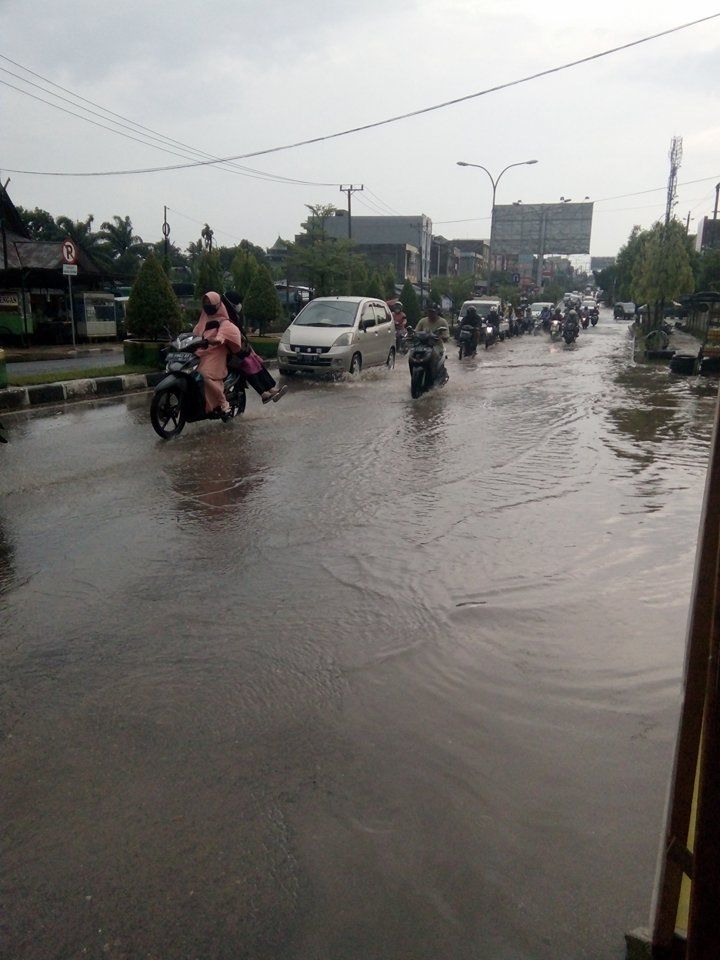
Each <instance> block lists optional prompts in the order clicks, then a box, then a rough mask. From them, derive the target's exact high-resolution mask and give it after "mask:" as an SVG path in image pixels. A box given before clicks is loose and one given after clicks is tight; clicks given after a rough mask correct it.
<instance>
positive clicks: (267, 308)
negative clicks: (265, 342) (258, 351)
mask: <svg viewBox="0 0 720 960" xmlns="http://www.w3.org/2000/svg"><path fill="white" fill-rule="evenodd" d="M281 309H282V308H281V306H280V301H279V300H278V295H277V291H276V290H275V286H274V284H273V280H272V277H271V275H270V271H269V270H268V268H267V267H266V266H264V265H262V266H259V267H258V270H257V273H256V274H255V277H254V279H253V281H252V283H251V284H250V289H249V290H248V292H247V296H246V297H245V299H244V300H243V313H244V314H245V317H246V318H247V320H248V322H249V323H250V325H251V326H256V327H259V328H260V332H261V333H263V332H264V331H265V330H266V329H267V327H268V326H269V324H271V323H273V321H275V320H276V319H277V318H278V317H279V316H280V312H281Z"/></svg>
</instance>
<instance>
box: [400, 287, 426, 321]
mask: <svg viewBox="0 0 720 960" xmlns="http://www.w3.org/2000/svg"><path fill="white" fill-rule="evenodd" d="M400 299H401V300H402V305H403V310H404V311H405V316H406V317H407V322H408V323H409V324H410V326H411V327H415V326H417V323H418V320H419V319H420V317H421V316H422V311H421V309H420V301H419V300H418V296H417V294H416V293H415V288H414V287H413V285H412V284H411V283H410V281H409V280H406V281H405V283H404V284H403V288H402V291H401V293H400Z"/></svg>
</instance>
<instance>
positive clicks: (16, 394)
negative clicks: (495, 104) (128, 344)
mask: <svg viewBox="0 0 720 960" xmlns="http://www.w3.org/2000/svg"><path fill="white" fill-rule="evenodd" d="M54 359H55V358H54ZM265 366H266V367H267V368H268V369H269V370H273V369H277V360H265ZM165 376H167V372H166V371H165V370H152V371H150V372H149V373H129V374H125V375H124V376H119V377H92V378H83V379H78V380H59V381H57V382H56V383H43V384H39V385H38V386H35V387H6V388H5V389H0V411H2V410H6V411H12V410H22V409H24V408H26V407H39V406H42V405H43V404H48V403H69V402H72V401H73V400H92V399H94V398H95V397H97V398H104V397H113V396H119V395H120V394H123V393H138V392H140V391H143V390H151V389H152V388H153V387H154V386H155V385H156V384H158V383H160V381H161V380H162V379H163V377H165Z"/></svg>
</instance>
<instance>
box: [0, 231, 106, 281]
mask: <svg viewBox="0 0 720 960" xmlns="http://www.w3.org/2000/svg"><path fill="white" fill-rule="evenodd" d="M6 237H7V258H8V265H7V268H8V270H56V271H57V272H58V273H59V272H60V271H61V270H62V264H63V259H62V244H61V242H60V241H59V240H29V239H26V238H25V237H23V236H20V235H18V234H17V233H11V232H10V231H6ZM3 270H4V258H3V251H2V250H0V272H2V271H3ZM78 271H79V272H80V273H95V274H99V273H100V270H99V269H98V268H97V267H96V266H95V264H94V263H93V261H92V260H91V259H90V257H89V256H88V255H87V254H86V253H85V251H84V250H82V249H80V248H78Z"/></svg>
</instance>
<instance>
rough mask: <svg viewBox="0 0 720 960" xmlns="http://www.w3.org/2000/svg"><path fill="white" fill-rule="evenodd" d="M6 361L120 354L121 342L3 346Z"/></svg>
mask: <svg viewBox="0 0 720 960" xmlns="http://www.w3.org/2000/svg"><path fill="white" fill-rule="evenodd" d="M3 349H4V350H5V362H6V363H37V362H38V361H42V360H74V359H75V358H76V357H92V356H96V355H97V354H98V353H117V354H120V355H122V352H123V345H122V343H104V344H102V345H98V346H94V347H91V346H88V345H83V346H80V347H76V348H73V347H72V346H69V345H68V344H63V345H61V346H57V347H4V348H3Z"/></svg>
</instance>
